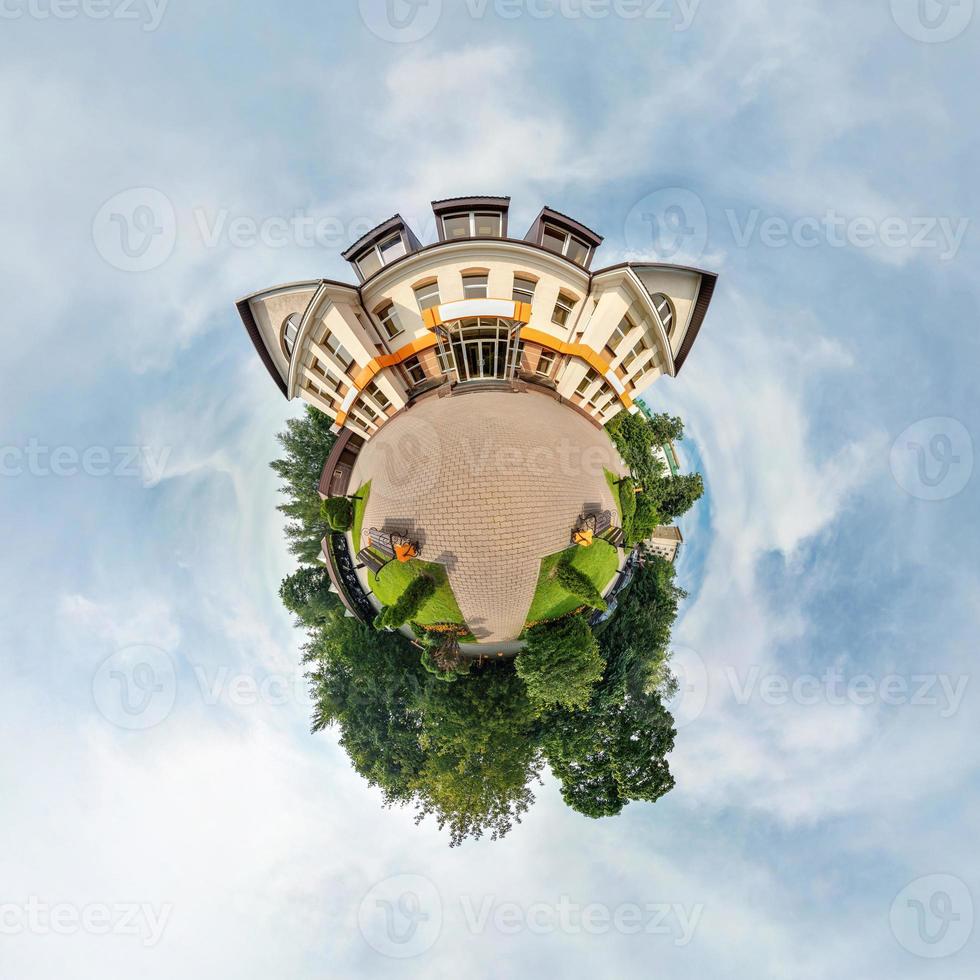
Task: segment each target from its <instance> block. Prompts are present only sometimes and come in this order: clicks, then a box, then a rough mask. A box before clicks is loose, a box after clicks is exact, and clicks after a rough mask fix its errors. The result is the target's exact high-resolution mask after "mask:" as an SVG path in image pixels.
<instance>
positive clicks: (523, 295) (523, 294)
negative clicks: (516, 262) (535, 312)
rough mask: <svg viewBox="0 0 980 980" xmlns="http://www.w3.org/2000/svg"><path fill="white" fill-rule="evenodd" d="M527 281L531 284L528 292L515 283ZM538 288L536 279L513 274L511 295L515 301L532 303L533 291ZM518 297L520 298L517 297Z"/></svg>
mask: <svg viewBox="0 0 980 980" xmlns="http://www.w3.org/2000/svg"><path fill="white" fill-rule="evenodd" d="M519 282H521V283H529V284H530V286H531V289H530V292H529V291H528V290H527V289H525V288H523V287H521V286H518V285H517V284H518V283H519ZM537 288H538V281H537V280H536V279H531V278H529V277H528V276H516V275H515V276H514V285H513V288H512V293H511V295H512V297H513V300H514V302H515V303H532V302H534V293H535V290H536V289H537ZM518 297H520V298H518Z"/></svg>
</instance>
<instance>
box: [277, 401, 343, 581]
mask: <svg viewBox="0 0 980 980" xmlns="http://www.w3.org/2000/svg"><path fill="white" fill-rule="evenodd" d="M332 424H333V423H332V422H331V420H330V419H329V418H328V417H327V416H326V415H324V414H323V412H319V411H317V410H316V409H315V408H313V407H312V406H310V405H307V406H306V412H305V413H304V414H303V415H302V416H301V417H300V418H298V419H289V420H288V421H287V422H286V431H285V432H280V433H279V436H278V438H279V442H280V444H281V445H282V448H283V451H284V452H283V455H282V457H280V458H279V459H277V460H274V461H273V462H272V463H270V464H269V465H270V466H271V467H272V469H273V470H275V472H276V473H278V474H279V476H280V478H281V479H282V486H281V487H280V492H281V493H283V494H285V496H286V497H287V501H286V503H284V504H280V505H279V510H280V511H282V513H283V514H285V515H286V517H287V518H288V520H287V522H286V539H287V541H288V542H289V550H290V551H291V552H292V553H293V554H294V555H295V556H296V557H297V558H298V559H299V561H300V562H301V563H302V564H306V565H315V564H317V562H318V558H319V554H320V542H321V541H322V540H323V538H324V537H325V536H326V534H327V532H328V531H329V527H328V525H327V522H326V520H324V518H323V517H322V515H321V513H320V495H319V494H318V493H317V487H318V485H319V482H320V474H321V473H322V472H323V465H324V463H326V461H327V457H328V456H329V455H330V450H331V449H333V445H334V442H335V440H336V437H335V436H334V434H333V433H332V432H331V431H330V426H331V425H332Z"/></svg>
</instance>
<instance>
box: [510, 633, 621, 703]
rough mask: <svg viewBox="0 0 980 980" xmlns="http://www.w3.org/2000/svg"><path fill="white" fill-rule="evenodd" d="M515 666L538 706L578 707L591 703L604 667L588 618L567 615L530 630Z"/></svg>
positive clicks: (529, 694)
mask: <svg viewBox="0 0 980 980" xmlns="http://www.w3.org/2000/svg"><path fill="white" fill-rule="evenodd" d="M516 667H517V674H518V676H519V677H520V678H521V680H523V681H524V683H525V684H526V685H527V692H528V696H529V697H530V698H531V700H532V701H533V702H534V703H535V704H538V705H541V706H542V707H547V706H549V705H554V704H561V705H565V706H566V707H570V708H575V707H584V706H585V705H587V704H588V703H589V697H590V695H591V693H592V688H593V687H594V686H595V684H596V682H597V681H598V680H599V678H600V677H602V672H603V669H604V667H605V664H604V663H603V659H602V656H601V655H600V653H599V644H598V643H597V642H596V638H595V636H594V635H593V633H592V630H591V629H590V628H589V624H588V622H587V621H586V620H585V618H584V617H582V616H566V617H565V618H564V619H559V620H555V621H553V622H549V623H542V624H541V625H539V626H535V627H533V628H532V629H530V630H528V636H527V644H526V645H525V647H524V651H523V652H522V653H520V654H519V655H518V657H517V662H516Z"/></svg>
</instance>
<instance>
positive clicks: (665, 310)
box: [650, 293, 674, 337]
mask: <svg viewBox="0 0 980 980" xmlns="http://www.w3.org/2000/svg"><path fill="white" fill-rule="evenodd" d="M650 299H651V300H652V301H653V308H654V309H655V310H656V311H657V316H658V317H660V322H661V323H662V324H663V327H664V333H666V334H667V336H668V337H669V336H670V334H671V332H672V331H673V329H674V307H673V306H672V305H671V302H670V300H669V299H667V297H666V296H665V295H664V294H663V293H654V294H653V296H651V297H650Z"/></svg>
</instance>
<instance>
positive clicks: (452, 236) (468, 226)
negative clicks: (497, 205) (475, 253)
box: [442, 211, 504, 241]
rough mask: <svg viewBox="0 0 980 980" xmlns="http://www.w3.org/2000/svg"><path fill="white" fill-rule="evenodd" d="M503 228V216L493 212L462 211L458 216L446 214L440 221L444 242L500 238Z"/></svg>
mask: <svg viewBox="0 0 980 980" xmlns="http://www.w3.org/2000/svg"><path fill="white" fill-rule="evenodd" d="M503 227H504V221H503V216H502V215H501V214H499V213H498V212H493V211H476V212H473V211H464V212H462V213H460V214H447V215H445V216H444V217H443V219H442V233H443V236H444V237H445V239H446V241H454V240H456V239H459V238H500V237H501V235H502V234H503Z"/></svg>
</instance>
